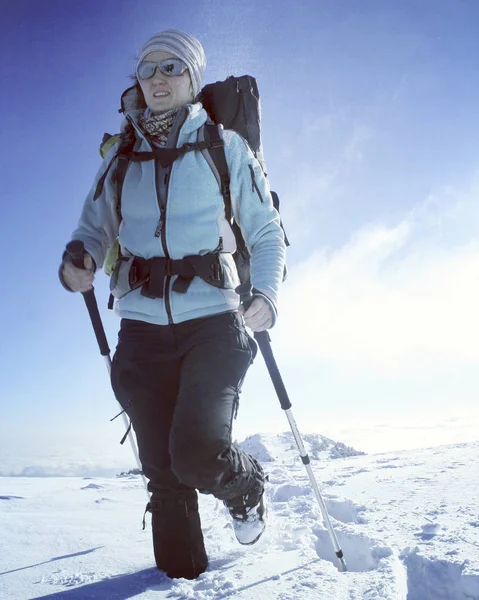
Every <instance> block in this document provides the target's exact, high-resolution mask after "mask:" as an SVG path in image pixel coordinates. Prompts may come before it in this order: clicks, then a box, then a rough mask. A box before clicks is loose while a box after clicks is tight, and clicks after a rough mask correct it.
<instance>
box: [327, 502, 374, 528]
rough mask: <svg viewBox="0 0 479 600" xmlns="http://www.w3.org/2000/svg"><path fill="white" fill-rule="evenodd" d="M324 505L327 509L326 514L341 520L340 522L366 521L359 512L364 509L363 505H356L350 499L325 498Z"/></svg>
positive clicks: (361, 522)
mask: <svg viewBox="0 0 479 600" xmlns="http://www.w3.org/2000/svg"><path fill="white" fill-rule="evenodd" d="M325 502H326V507H327V509H328V514H329V515H330V516H331V517H333V519H336V521H341V523H358V524H364V523H367V522H368V521H367V519H366V518H365V517H364V516H363V515H361V514H359V513H361V512H363V511H365V510H366V507H365V506H357V505H356V504H354V502H351V500H336V499H334V498H326V499H325Z"/></svg>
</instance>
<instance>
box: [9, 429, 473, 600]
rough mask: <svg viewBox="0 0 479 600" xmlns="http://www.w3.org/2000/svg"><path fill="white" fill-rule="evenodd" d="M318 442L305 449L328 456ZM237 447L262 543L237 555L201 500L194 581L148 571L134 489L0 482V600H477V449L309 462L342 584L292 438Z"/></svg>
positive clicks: (217, 506) (209, 502)
mask: <svg viewBox="0 0 479 600" xmlns="http://www.w3.org/2000/svg"><path fill="white" fill-rule="evenodd" d="M305 437H306V436H305ZM320 441H321V438H320V436H316V438H314V437H313V438H311V439H310V440H309V441H308V444H307V445H308V450H309V451H311V448H313V449H314V448H316V450H318V452H317V455H318V456H325V455H328V456H331V452H332V451H331V448H329V450H328V449H326V448H324V447H322V450H320V448H321V444H320ZM311 444H312V445H311ZM245 446H247V447H248V448H249V450H250V451H251V452H253V453H255V454H257V455H258V456H260V457H262V458H263V460H264V461H265V462H263V464H264V467H265V470H266V472H267V473H268V474H269V484H268V486H267V501H268V511H269V514H268V530H267V533H266V534H265V535H264V536H263V538H262V539H261V540H260V542H259V543H258V544H257V545H255V546H253V547H251V548H246V547H241V546H239V545H238V544H237V542H236V541H235V539H234V536H233V532H232V528H231V525H230V523H229V519H228V516H227V514H226V513H225V510H224V508H223V506H222V505H221V503H219V502H217V501H216V500H215V499H214V498H212V497H209V496H201V497H200V502H201V511H202V518H203V528H204V532H205V539H206V544H207V549H208V553H209V556H210V566H209V568H208V570H207V572H206V573H204V574H203V575H201V576H200V577H199V578H198V579H197V580H195V581H187V580H170V579H168V578H167V577H166V576H165V575H164V574H162V573H160V572H159V571H157V570H156V569H155V568H154V567H153V559H152V549H151V541H150V535H151V531H150V529H149V524H148V526H147V529H146V531H142V528H141V520H142V516H143V509H144V505H145V503H146V500H147V496H146V493H145V491H144V489H143V484H142V480H141V478H140V477H139V476H122V477H111V478H103V477H99V478H78V477H71V478H70V477H64V478H58V477H57V478H27V477H18V478H12V477H3V478H0V539H1V543H0V598H2V600H33V599H35V598H43V599H48V600H87V599H89V598H95V599H100V600H110V599H111V600H126V599H128V598H135V599H138V600H152V599H155V600H163V599H165V600H166V599H168V600H180V599H181V600H190V599H196V600H219V599H222V598H235V599H238V600H240V599H241V600H246V599H249V600H265V599H278V600H309V599H311V600H312V599H315V600H400V599H401V600H479V511H478V507H479V484H478V477H477V475H478V467H477V464H478V459H479V443H473V444H463V445H454V446H443V447H438V448H430V449H426V450H416V451H407V452H396V453H390V454H378V455H371V456H347V457H345V458H338V459H336V460H324V459H323V460H313V469H314V472H315V474H316V477H317V480H318V483H319V484H320V487H321V489H322V491H323V495H324V497H325V499H326V504H327V507H328V511H329V513H330V515H331V517H332V521H333V525H334V528H335V531H336V533H337V535H338V539H339V542H340V546H341V547H342V549H343V551H344V555H345V558H346V561H347V563H348V567H349V572H348V573H340V572H339V571H338V569H337V567H336V565H335V562H334V560H333V557H334V554H333V551H332V548H331V546H330V543H329V539H328V536H327V534H326V531H325V529H324V527H323V525H322V523H321V518H320V516H319V514H320V513H319V507H318V506H317V503H316V500H315V498H314V496H313V494H312V493H311V490H310V487H309V480H308V478H307V475H306V472H305V471H304V467H303V465H302V463H301V461H300V459H299V458H298V456H297V455H296V456H295V455H294V453H293V451H292V449H291V437H290V436H289V435H284V434H283V435H279V436H265V435H257V436H252V437H251V438H248V439H247V440H246V441H245ZM350 450H351V453H354V451H352V449H350ZM266 454H268V456H269V458H267V459H265V455H266Z"/></svg>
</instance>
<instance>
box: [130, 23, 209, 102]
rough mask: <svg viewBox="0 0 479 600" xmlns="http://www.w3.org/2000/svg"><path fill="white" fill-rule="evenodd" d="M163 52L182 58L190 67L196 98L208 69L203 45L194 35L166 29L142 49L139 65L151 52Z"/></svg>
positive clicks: (156, 34)
mask: <svg viewBox="0 0 479 600" xmlns="http://www.w3.org/2000/svg"><path fill="white" fill-rule="evenodd" d="M157 50H162V51H163V52H169V53H170V54H173V55H174V56H176V57H177V58H180V59H181V60H182V61H183V62H185V63H186V65H187V66H188V71H189V73H190V77H191V84H192V86H193V94H194V97H195V98H196V96H197V95H198V94H199V93H200V91H201V88H202V82H203V74H204V72H205V69H206V56H205V51H204V50H203V46H202V45H201V43H200V42H199V41H198V40H197V39H196V38H194V37H193V36H192V35H188V34H187V33H184V32H183V31H179V30H178V29H166V30H165V31H160V32H159V33H155V35H154V36H153V37H151V38H150V39H149V40H148V41H147V42H146V43H145V44H144V45H143V47H142V48H141V50H140V57H139V59H138V63H137V68H138V65H139V64H140V63H141V61H142V60H143V59H144V58H145V56H146V55H147V54H149V53H150V52H155V51H157Z"/></svg>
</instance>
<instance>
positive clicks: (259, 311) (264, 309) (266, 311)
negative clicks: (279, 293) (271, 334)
mask: <svg viewBox="0 0 479 600" xmlns="http://www.w3.org/2000/svg"><path fill="white" fill-rule="evenodd" d="M239 312H240V314H242V315H243V316H244V322H245V325H246V326H247V327H249V328H250V329H252V330H253V331H265V330H266V329H269V328H270V327H271V325H272V324H273V320H274V315H273V310H272V308H271V306H270V305H269V304H268V302H267V301H266V300H265V299H264V298H263V297H262V296H256V297H255V299H254V300H253V302H252V303H251V306H250V307H249V308H248V310H247V311H245V309H244V306H243V305H242V304H241V305H240V307H239Z"/></svg>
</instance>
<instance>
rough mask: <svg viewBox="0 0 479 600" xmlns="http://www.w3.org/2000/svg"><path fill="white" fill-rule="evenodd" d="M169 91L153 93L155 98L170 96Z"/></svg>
mask: <svg viewBox="0 0 479 600" xmlns="http://www.w3.org/2000/svg"><path fill="white" fill-rule="evenodd" d="M169 95H170V93H169V92H155V93H154V94H153V98H164V97H165V96H169Z"/></svg>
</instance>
